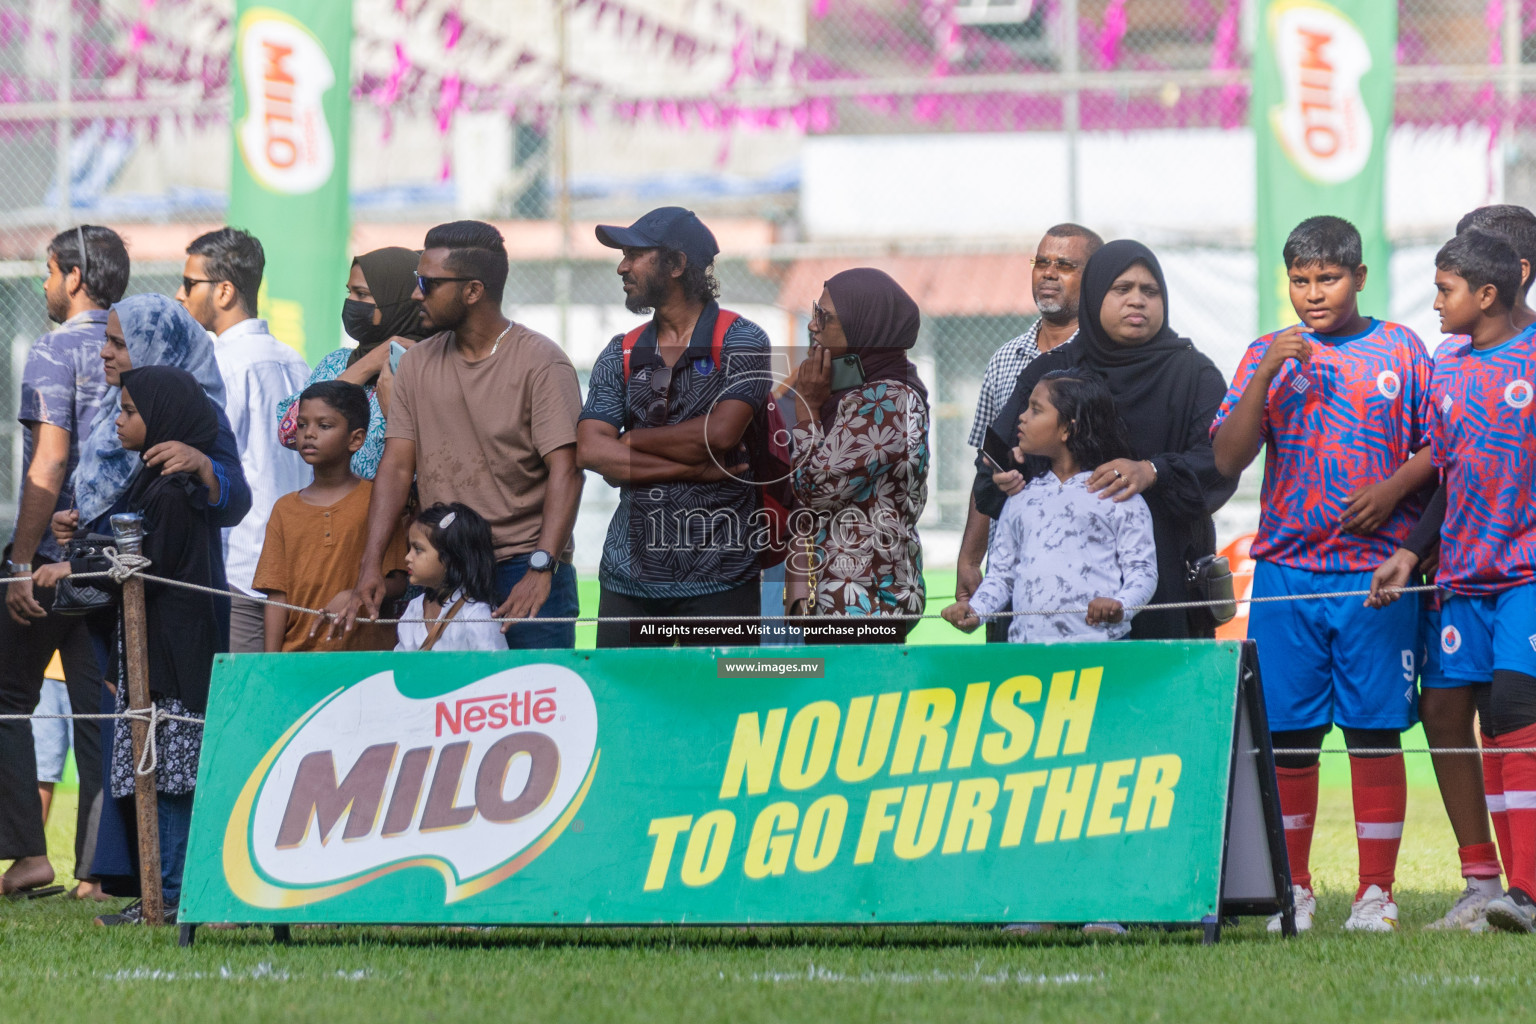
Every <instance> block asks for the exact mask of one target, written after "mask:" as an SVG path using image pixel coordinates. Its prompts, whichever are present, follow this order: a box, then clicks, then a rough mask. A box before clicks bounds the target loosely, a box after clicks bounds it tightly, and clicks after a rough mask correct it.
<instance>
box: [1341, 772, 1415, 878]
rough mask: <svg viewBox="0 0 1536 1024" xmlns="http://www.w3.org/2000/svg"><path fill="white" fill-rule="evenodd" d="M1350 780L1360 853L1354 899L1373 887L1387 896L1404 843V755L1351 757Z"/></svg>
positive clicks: (1406, 792) (1405, 790) (1405, 776)
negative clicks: (1375, 886)
mask: <svg viewBox="0 0 1536 1024" xmlns="http://www.w3.org/2000/svg"><path fill="white" fill-rule="evenodd" d="M1349 777H1350V788H1351V790H1352V791H1353V793H1354V799H1355V842H1356V845H1357V846H1358V847H1359V849H1360V888H1359V889H1358V890H1357V891H1356V893H1355V899H1359V898H1360V897H1361V895H1362V894H1364V892H1365V890H1366V889H1368V888H1370V887H1371V886H1373V885H1377V886H1380V887H1381V888H1382V889H1383V890H1384V891H1386V892H1389V893H1390V892H1391V891H1392V882H1393V880H1394V879H1395V878H1396V876H1397V848H1398V847H1399V846H1400V845H1402V842H1403V816H1404V814H1405V813H1406V811H1407V810H1408V776H1407V774H1406V772H1405V770H1404V768H1403V755H1402V754H1389V755H1388V756H1386V757H1355V756H1354V755H1350V758H1349Z"/></svg>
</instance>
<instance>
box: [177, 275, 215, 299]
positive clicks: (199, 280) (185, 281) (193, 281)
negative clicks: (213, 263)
mask: <svg viewBox="0 0 1536 1024" xmlns="http://www.w3.org/2000/svg"><path fill="white" fill-rule="evenodd" d="M218 283H219V282H217V281H215V280H213V279H211V278H207V277H184V278H182V279H181V290H182V292H184V293H185V294H187V295H191V294H192V289H193V288H196V287H197V286H198V285H200V284H218Z"/></svg>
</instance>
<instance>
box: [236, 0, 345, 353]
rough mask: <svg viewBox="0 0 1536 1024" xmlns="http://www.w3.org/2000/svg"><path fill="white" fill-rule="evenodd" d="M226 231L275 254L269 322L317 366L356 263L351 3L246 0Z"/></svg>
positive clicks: (239, 11)
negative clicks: (242, 233) (244, 234)
mask: <svg viewBox="0 0 1536 1024" xmlns="http://www.w3.org/2000/svg"><path fill="white" fill-rule="evenodd" d="M235 10H236V28H235V52H234V64H235V76H234V77H235V106H234V109H235V118H234V131H233V132H232V133H231V134H232V136H233V140H234V159H233V161H232V162H231V171H230V188H229V216H228V222H229V223H230V224H232V225H234V226H235V227H239V228H244V229H245V230H247V231H250V232H251V233H253V234H255V235H256V236H257V237H258V238H260V239H261V242H262V246H263V247H264V248H265V249H266V253H267V269H266V275H265V277H264V278H263V281H262V291H261V302H260V304H261V314H262V315H263V316H265V317H266V318H267V319H268V321H269V322H270V325H271V329H272V333H273V335H275V336H276V337H278V338H280V339H281V340H283V341H285V342H287V343H288V344H289V345H292V346H293V347H294V348H296V349H298V350H299V351H300V352H302V353H304V354H305V356H307V357H308V358H309V360H310V361H311V362H314V361H315V360H317V359H318V358H319V357H320V356H322V355H324V354H325V353H326V352H329V351H330V350H331V349H333V348H335V347H336V343H337V342H338V341H339V340H340V335H341V326H340V323H341V319H340V307H341V297H342V289H343V286H344V284H345V282H346V273H347V266H348V264H349V262H350V257H351V253H349V252H348V248H349V235H350V233H351V210H350V208H349V205H348V202H349V200H348V191H347V182H348V177H347V170H348V149H349V141H350V140H349V134H350V130H351V102H352V100H351V95H350V91H351V90H350V82H351V72H350V62H351V46H352V5H351V3H342V2H327V3H314V2H313V0H308V2H306V0H263V2H260V3H256V2H251V0H238V2H237V4H236V9H235Z"/></svg>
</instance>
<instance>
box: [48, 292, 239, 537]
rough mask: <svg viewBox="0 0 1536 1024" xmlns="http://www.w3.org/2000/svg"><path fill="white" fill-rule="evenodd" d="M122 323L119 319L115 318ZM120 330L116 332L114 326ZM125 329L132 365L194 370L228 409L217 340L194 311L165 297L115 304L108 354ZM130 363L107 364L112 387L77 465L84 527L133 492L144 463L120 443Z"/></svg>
mask: <svg viewBox="0 0 1536 1024" xmlns="http://www.w3.org/2000/svg"><path fill="white" fill-rule="evenodd" d="M114 320H115V321H116V323H114V322H113V321H114ZM114 328H115V330H114ZM118 332H121V338H122V343H123V344H125V345H126V346H127V349H128V359H127V360H126V361H127V362H128V363H130V365H131V366H132V367H145V366H174V367H177V368H178V369H182V370H185V371H187V372H188V373H190V374H191V375H192V376H193V377H195V378H196V379H197V382H198V383H199V384H201V385H202V386H203V391H204V393H206V394H207V395H208V397H209V398H210V399H212V400H213V402H214V404H215V405H217V406H218V407H219V408H220V409H222V408H223V407H224V381H223V379H222V378H221V377H220V376H219V366H218V363H217V362H216V361H215V360H214V357H213V341H212V339H210V338H209V337H208V332H207V331H205V330H203V328H202V325H201V324H199V323H198V322H197V321H196V320H194V319H192V314H190V313H188V312H187V311H186V310H185V309H183V308H182V307H181V304H180V303H178V302H176V301H175V300H174V299H169V298H166V297H165V296H164V295H132V296H129V297H128V298H126V299H123V300H122V301H121V302H119V303H117V304H116V305H115V306H113V307H112V310H111V313H110V315H109V317H108V319H107V344H106V346H105V347H104V348H103V357H105V356H106V354H107V351H108V350H109V349H111V348H112V346H113V345H114V344H115V339H114V337H113V335H114V334H117V333H118ZM126 369H129V366H122V365H114V363H113V362H112V361H111V360H109V361H108V362H107V383H108V384H111V385H112V387H111V388H110V389H109V390H108V392H107V394H106V397H105V398H104V399H103V400H102V404H101V411H100V412H99V413H97V415H96V422H95V423H93V424H91V432H90V434H89V435H88V436H87V437H86V439H85V443H84V444H82V445H81V446H80V464H79V466H78V467H76V469H75V507H76V508H78V509H79V510H80V523H81V525H82V526H84V525H85V524H87V523H91V522H94V521H95V520H97V519H99V518H100V517H101V516H102V515H104V514H106V513H107V512H109V511H111V509H112V507H113V506H114V505H116V504H117V502H118V500H119V499H120V498H122V496H123V495H124V494H126V493H127V491H128V487H129V485H131V484H132V483H133V478H134V477H135V476H137V475H138V472H139V469H140V468H141V467H142V466H143V463H142V462H141V461H140V458H139V454H138V453H137V452H130V451H125V450H124V449H123V446H122V445H121V444H119V443H118V441H117V428H116V426H115V424H116V421H117V413H118V410H119V407H120V397H121V394H122V391H121V389H120V387H119V386H118V384H119V382H120V381H121V374H122V371H123V370H126Z"/></svg>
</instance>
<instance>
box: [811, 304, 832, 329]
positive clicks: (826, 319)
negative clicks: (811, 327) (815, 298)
mask: <svg viewBox="0 0 1536 1024" xmlns="http://www.w3.org/2000/svg"><path fill="white" fill-rule="evenodd" d="M836 322H837V314H836V313H829V312H827V311H826V310H825V309H822V308H821V303H819V302H813V303H811V323H813V324H815V325H816V329H817V330H818V331H819V330H821V329H822V328H823V327H825V326H827V324H829V323H836Z"/></svg>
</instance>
